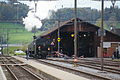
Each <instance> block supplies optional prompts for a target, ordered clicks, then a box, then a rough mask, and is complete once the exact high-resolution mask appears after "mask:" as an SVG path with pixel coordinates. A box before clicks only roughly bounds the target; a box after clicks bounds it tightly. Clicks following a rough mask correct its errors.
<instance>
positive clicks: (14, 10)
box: [0, 0, 29, 20]
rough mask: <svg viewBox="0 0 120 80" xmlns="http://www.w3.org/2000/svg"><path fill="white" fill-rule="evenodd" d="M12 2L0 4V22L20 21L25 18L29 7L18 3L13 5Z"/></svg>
mask: <svg viewBox="0 0 120 80" xmlns="http://www.w3.org/2000/svg"><path fill="white" fill-rule="evenodd" d="M13 1H14V0H13ZM13 1H12V2H11V1H10V2H0V20H17V19H18V20H21V19H22V18H23V17H26V16H27V13H28V11H29V7H28V6H27V5H25V4H22V3H19V2H17V4H15V3H14V2H13Z"/></svg>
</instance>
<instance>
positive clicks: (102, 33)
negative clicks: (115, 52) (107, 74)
mask: <svg viewBox="0 0 120 80" xmlns="http://www.w3.org/2000/svg"><path fill="white" fill-rule="evenodd" d="M101 9H102V11H101V18H102V20H101V43H100V47H101V70H102V71H103V38H104V28H103V26H104V24H103V13H104V0H102V2H101Z"/></svg>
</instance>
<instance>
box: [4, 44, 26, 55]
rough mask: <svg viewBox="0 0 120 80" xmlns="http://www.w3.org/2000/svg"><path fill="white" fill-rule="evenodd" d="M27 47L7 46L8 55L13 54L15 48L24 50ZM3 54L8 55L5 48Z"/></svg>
mask: <svg viewBox="0 0 120 80" xmlns="http://www.w3.org/2000/svg"><path fill="white" fill-rule="evenodd" d="M26 49H27V45H24V46H12V47H8V53H9V55H14V54H15V51H16V50H22V51H24V52H25V50H26ZM3 54H4V55H8V54H7V48H4V49H3ZM16 55H25V53H21V54H20V53H16Z"/></svg>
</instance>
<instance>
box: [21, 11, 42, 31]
mask: <svg viewBox="0 0 120 80" xmlns="http://www.w3.org/2000/svg"><path fill="white" fill-rule="evenodd" d="M27 16H28V17H26V18H23V24H25V28H26V29H27V30H28V31H31V30H32V28H33V27H36V28H40V27H41V26H42V23H41V21H40V20H39V19H38V18H36V17H35V14H34V13H32V12H31V11H29V12H28V14H27Z"/></svg>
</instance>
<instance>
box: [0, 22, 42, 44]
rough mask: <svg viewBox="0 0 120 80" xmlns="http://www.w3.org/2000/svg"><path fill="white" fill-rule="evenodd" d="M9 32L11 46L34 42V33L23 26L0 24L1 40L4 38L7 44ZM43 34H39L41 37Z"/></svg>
mask: <svg viewBox="0 0 120 80" xmlns="http://www.w3.org/2000/svg"><path fill="white" fill-rule="evenodd" d="M7 32H8V43H9V44H27V43H30V42H31V41H32V40H33V35H34V33H32V32H28V31H27V30H26V29H25V28H24V26H23V25H20V24H15V23H0V38H1V37H3V43H6V39H7ZM41 33H42V32H40V31H39V32H37V33H36V35H40V34H41Z"/></svg>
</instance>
